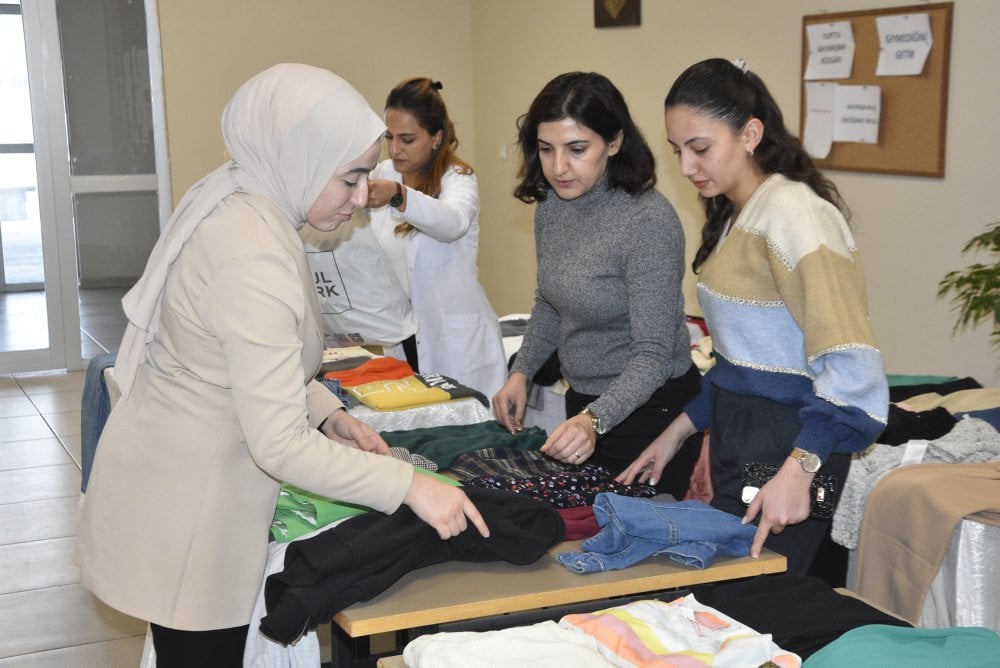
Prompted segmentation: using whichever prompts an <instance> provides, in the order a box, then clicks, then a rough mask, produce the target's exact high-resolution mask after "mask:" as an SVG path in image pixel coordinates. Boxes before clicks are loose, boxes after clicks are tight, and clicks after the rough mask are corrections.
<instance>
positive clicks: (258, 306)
mask: <svg viewBox="0 0 1000 668" xmlns="http://www.w3.org/2000/svg"><path fill="white" fill-rule="evenodd" d="M318 313H319V309H318V304H317V300H316V295H315V292H314V291H313V281H312V277H311V275H310V272H309V268H308V265H307V263H306V259H305V254H304V251H303V247H302V242H301V240H300V239H299V237H298V234H297V233H296V231H295V229H294V228H293V227H292V226H291V225H290V224H289V223H288V222H287V220H285V219H284V217H282V216H281V215H280V214H279V213H278V212H277V210H276V209H273V208H272V207H271V205H270V204H269V203H268V202H266V201H265V200H262V199H260V198H255V197H253V196H251V195H247V194H243V193H240V194H234V195H231V196H229V197H228V198H227V199H225V200H224V201H223V202H222V203H221V204H220V205H219V206H218V208H217V209H216V210H215V211H214V212H213V213H212V214H211V215H210V216H209V217H208V218H206V219H205V220H204V221H203V222H202V224H201V225H199V227H198V228H197V230H196V231H195V232H194V234H193V235H192V237H191V238H190V239H189V240H188V242H187V243H186V244H185V246H184V247H183V249H182V251H181V254H180V256H179V257H178V259H177V260H176V262H174V264H173V265H172V266H171V268H170V271H169V276H168V278H167V282H166V287H165V288H164V292H163V296H162V302H161V309H160V314H161V315H160V323H159V324H160V326H159V331H158V332H157V335H156V338H155V340H154V341H152V342H151V343H150V344H149V346H148V351H147V353H146V359H145V363H143V364H142V365H140V367H139V370H138V373H137V375H136V381H135V384H134V386H133V391H132V393H131V395H130V396H128V397H127V399H125V400H122V401H119V402H118V404H117V405H116V406H115V407H114V409H113V410H112V412H111V415H110V417H109V419H108V422H107V425H106V426H105V429H104V432H103V434H102V436H101V439H100V443H99V446H98V448H97V454H96V456H95V461H94V467H93V470H92V473H91V478H90V482H89V485H88V489H87V495H86V499H85V501H84V504H83V508H82V515H81V524H80V533H79V540H78V545H77V551H76V559H77V563H78V564H79V566H80V568H81V571H82V575H81V581H82V583H83V585H84V586H85V587H86V588H87V589H89V590H91V591H92V592H93V593H94V594H96V595H97V596H98V597H99V598H101V599H102V600H104V601H105V602H106V603H108V604H109V605H111V606H112V607H114V608H117V609H118V610H121V611H123V612H125V613H127V614H129V615H132V616H134V617H138V618H140V619H145V620H148V621H152V622H155V623H157V624H160V625H162V626H167V627H170V628H176V629H183V630H206V629H214V628H228V627H233V626H241V625H244V624H247V623H249V621H250V617H251V612H252V610H253V605H254V600H255V598H256V596H257V592H258V590H259V588H260V586H261V582H262V577H263V573H264V565H265V561H266V556H267V539H268V528H269V527H270V524H271V519H272V517H273V515H274V508H275V502H276V500H277V495H278V487H279V481H287V482H289V483H292V484H294V485H297V486H299V487H302V488H305V489H308V490H311V491H313V492H316V493H319V494H323V495H325V496H329V497H333V498H337V499H341V500H344V501H350V502H353V503H360V504H364V505H367V506H370V507H372V508H375V509H376V510H380V511H384V512H392V511H393V510H395V509H396V508H397V507H398V506H399V505H400V503H402V500H403V497H404V495H405V493H406V491H407V489H408V488H409V484H410V481H411V478H412V475H413V469H412V467H411V466H410V465H408V464H405V463H403V462H400V461H398V460H395V459H393V458H391V457H380V456H377V455H373V454H370V453H366V452H362V451H360V450H357V449H353V448H349V447H345V446H343V445H340V444H338V443H335V442H333V441H330V440H328V439H327V438H326V437H325V436H324V435H323V434H322V433H321V432H319V431H317V430H316V428H315V427H317V426H318V425H319V424H320V422H322V421H323V420H324V419H325V418H326V417H327V416H329V415H330V414H331V413H333V412H334V411H335V410H337V409H338V408H340V407H341V404H340V402H339V401H338V400H337V399H336V397H335V396H334V395H333V394H332V393H331V392H329V391H328V390H326V389H325V388H324V387H322V385H320V384H319V383H316V382H315V381H313V380H312V378H313V376H314V375H315V373H316V371H317V370H318V369H319V365H320V363H321V361H322V350H323V337H322V334H321V331H320V319H319V315H318Z"/></svg>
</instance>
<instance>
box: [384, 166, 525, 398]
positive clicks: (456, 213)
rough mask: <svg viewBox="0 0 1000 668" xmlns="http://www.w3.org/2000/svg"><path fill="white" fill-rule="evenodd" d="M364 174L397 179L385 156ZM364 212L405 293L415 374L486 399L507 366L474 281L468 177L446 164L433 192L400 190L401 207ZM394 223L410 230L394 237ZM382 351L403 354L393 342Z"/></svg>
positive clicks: (474, 213)
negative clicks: (413, 326) (413, 320)
mask: <svg viewBox="0 0 1000 668" xmlns="http://www.w3.org/2000/svg"><path fill="white" fill-rule="evenodd" d="M371 178H373V179H388V180H390V181H396V182H399V183H401V182H402V180H403V179H402V175H401V174H400V173H399V172H397V171H396V170H395V169H394V168H393V166H392V161H391V160H385V161H384V162H382V163H380V164H379V165H378V166H377V167H376V168H375V171H374V172H372V176H371ZM368 216H369V218H370V220H371V223H372V231H373V232H374V233H375V238H376V239H378V241H379V244H381V245H382V247H383V250H384V251H385V252H386V255H387V256H388V257H389V260H390V263H391V264H392V266H393V268H394V270H395V271H396V274H397V278H399V281H400V284H401V285H403V286H404V289H405V290H406V291H407V292H408V294H409V295H410V301H411V303H412V304H413V311H414V313H415V314H416V316H417V323H418V325H417V335H416V336H417V355H418V357H419V362H420V372H421V373H438V374H441V375H443V376H448V377H449V378H453V379H455V380H457V381H458V382H460V383H462V384H463V385H468V386H469V387H472V388H474V389H476V390H479V391H480V392H482V393H483V394H485V395H486V398H487V399H490V398H492V397H493V395H494V394H495V393H496V392H497V390H499V389H500V387H501V386H502V385H503V383H504V381H505V380H506V378H507V364H506V356H505V355H504V351H503V344H502V339H501V336H500V324H499V321H498V320H497V315H496V312H495V311H494V310H493V307H492V306H491V305H490V302H489V299H488V298H487V297H486V292H485V291H484V290H483V288H482V286H481V285H480V284H479V269H478V267H477V265H476V260H477V256H478V254H479V183H478V181H477V179H476V176H475V175H474V174H460V173H458V172H456V171H454V170H449V171H448V172H447V173H446V174H445V175H444V176H443V177H442V179H441V196H440V197H438V198H434V197H430V196H428V195H425V194H424V193H421V192H419V191H417V190H414V189H412V188H408V189H407V192H406V211H405V212H400V211H397V210H396V209H394V208H392V207H390V206H384V207H381V208H378V209H369V210H368ZM402 222H408V223H410V224H411V225H413V227H415V228H416V229H417V231H416V232H414V233H411V234H409V235H407V236H404V237H399V236H395V235H394V234H393V230H394V229H395V227H396V225H398V224H400V223H402ZM386 354H389V355H392V356H393V357H398V358H399V359H406V356H405V354H404V353H403V349H402V346H401V345H400V346H394V347H392V348H389V349H386Z"/></svg>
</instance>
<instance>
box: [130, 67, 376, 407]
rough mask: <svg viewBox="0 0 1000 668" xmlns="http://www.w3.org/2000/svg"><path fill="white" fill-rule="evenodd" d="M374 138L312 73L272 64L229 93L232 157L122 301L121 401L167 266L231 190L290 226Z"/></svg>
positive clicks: (371, 128) (190, 197)
mask: <svg viewBox="0 0 1000 668" xmlns="http://www.w3.org/2000/svg"><path fill="white" fill-rule="evenodd" d="M383 132H385V124H383V123H382V120H381V119H380V118H379V117H378V115H377V114H375V112H374V111H372V109H371V106H370V105H369V104H368V102H366V101H365V99H364V98H363V97H362V96H361V94H360V93H358V92H357V91H356V90H355V89H354V88H353V87H352V86H351V85H350V84H349V83H348V82H347V81H345V80H344V79H342V78H340V77H338V76H337V75H336V74H333V73H332V72H328V71H327V70H323V69H320V68H317V67H312V66H309V65H298V64H291V63H286V64H281V65H275V66H274V67H271V68H269V69H267V70H264V71H263V72H261V73H260V74H258V75H256V76H254V77H253V78H251V79H250V80H249V81H247V82H246V83H245V84H243V85H242V86H241V87H240V89H239V90H238V91H236V94H235V95H233V97H232V99H231V100H230V101H229V103H228V104H227V105H226V109H225V111H224V112H223V114H222V135H223V139H224V140H225V144H226V148H227V149H228V151H229V155H230V156H232V160H230V161H229V162H227V163H225V164H224V165H222V166H221V167H219V168H218V169H216V170H215V171H213V172H211V173H210V174H208V175H207V176H206V177H205V178H203V179H202V180H201V181H199V182H198V183H196V184H195V185H194V186H192V187H191V189H190V190H188V191H187V193H185V195H184V197H183V198H182V199H181V201H180V203H179V204H178V205H177V209H176V210H175V211H174V213H173V215H172V216H171V217H170V220H169V221H168V222H167V225H166V227H165V229H164V231H163V234H162V235H161V236H160V238H159V240H158V241H157V243H156V246H154V248H153V251H152V253H150V256H149V260H148V261H147V263H146V270H145V271H144V272H143V274H142V277H141V278H140V279H139V281H138V282H137V283H136V284H135V286H134V287H133V288H132V289H131V290H129V292H128V293H127V294H126V295H125V297H124V298H123V299H122V306H123V307H124V310H125V315H126V316H127V317H128V321H129V323H128V326H127V328H126V330H125V336H124V337H123V338H122V343H121V346H120V348H119V350H118V357H117V360H116V362H115V380H116V382H117V383H118V385H119V387H120V389H121V392H122V397H123V398H127V397H128V395H129V393H130V391H131V389H132V383H133V382H134V380H135V376H136V372H137V371H138V368H139V365H140V364H142V363H144V362H145V355H146V344H148V343H149V342H150V341H152V340H153V337H154V335H155V334H156V331H157V329H158V327H159V320H160V297H161V295H162V293H163V288H164V285H165V283H166V280H167V274H168V272H169V270H170V265H171V264H172V263H173V261H174V260H176V259H177V256H178V255H179V254H180V252H181V249H182V248H183V247H184V244H185V242H187V240H188V239H189V238H190V237H191V235H192V234H193V233H194V230H195V229H196V228H197V227H198V225H199V224H200V223H201V221H202V220H204V219H205V217H206V216H208V215H209V214H210V213H211V212H212V211H213V210H214V209H215V207H216V206H217V205H218V204H219V202H221V201H222V200H223V199H225V198H226V197H227V196H229V195H231V194H232V193H234V192H249V193H253V194H255V195H260V196H263V197H265V198H266V199H268V200H270V201H271V202H272V203H273V204H274V205H275V206H276V207H277V208H278V209H279V210H280V211H282V212H283V213H284V214H285V216H286V217H287V218H288V222H289V224H290V225H294V226H295V227H296V228H300V227H302V225H303V224H304V223H305V219H306V214H307V213H308V212H309V209H310V208H311V207H312V204H313V202H315V201H316V198H317V197H318V196H319V194H320V192H322V191H323V189H324V188H325V187H326V185H327V183H329V181H330V178H331V177H332V176H333V175H334V173H335V172H336V171H337V169H338V168H340V167H341V166H343V165H344V164H346V163H348V162H350V161H352V160H355V159H356V158H358V157H359V156H360V155H361V154H362V153H363V152H364V151H365V150H366V149H368V147H370V146H371V145H372V144H373V143H374V142H375V141H377V140H378V138H379V137H380V136H381V135H382V133H383Z"/></svg>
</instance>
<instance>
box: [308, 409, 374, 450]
mask: <svg viewBox="0 0 1000 668" xmlns="http://www.w3.org/2000/svg"><path fill="white" fill-rule="evenodd" d="M323 433H324V434H326V437H327V438H329V439H330V440H333V441H337V442H338V443H343V444H344V445H347V446H350V447H352V448H358V449H359V450H365V451H367V452H374V453H375V454H379V455H388V454H389V446H388V445H387V444H386V442H385V441H384V440H382V437H381V436H379V434H378V432H377V431H375V430H374V429H372V428H371V427H369V426H368V425H366V424H365V423H364V422H361V421H360V420H358V419H357V418H356V417H354V416H353V415H351V414H350V413H348V412H347V410H346V409H343V408H342V409H339V410H337V411H335V412H334V413H333V415H331V416H330V417H328V418H327V419H326V424H324V425H323Z"/></svg>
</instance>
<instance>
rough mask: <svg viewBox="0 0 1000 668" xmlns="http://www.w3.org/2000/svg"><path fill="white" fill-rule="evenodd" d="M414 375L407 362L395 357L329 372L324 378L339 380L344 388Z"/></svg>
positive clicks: (382, 358) (380, 358)
mask: <svg viewBox="0 0 1000 668" xmlns="http://www.w3.org/2000/svg"><path fill="white" fill-rule="evenodd" d="M412 375H413V369H412V368H411V367H410V365H409V364H408V363H407V362H406V361H405V360H398V359H396V358H395V357H376V358H374V359H372V360H369V361H367V362H365V363H363V364H361V365H359V366H357V367H355V368H353V369H344V370H343V371H328V372H326V373H324V374H323V377H324V378H334V379H336V380H339V381H340V384H341V386H342V387H354V386H355V385H364V384H365V383H371V382H373V381H376V380H399V379H401V378H406V377H407V376H412Z"/></svg>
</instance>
